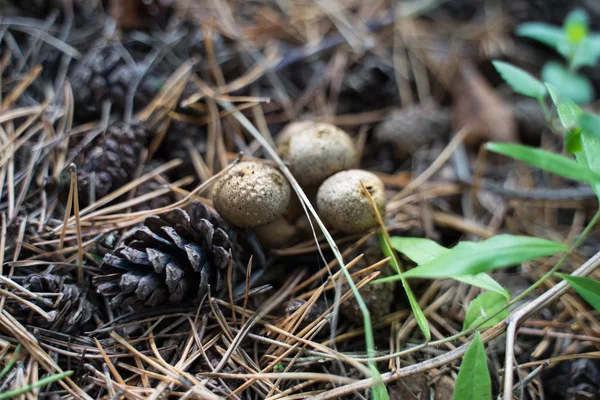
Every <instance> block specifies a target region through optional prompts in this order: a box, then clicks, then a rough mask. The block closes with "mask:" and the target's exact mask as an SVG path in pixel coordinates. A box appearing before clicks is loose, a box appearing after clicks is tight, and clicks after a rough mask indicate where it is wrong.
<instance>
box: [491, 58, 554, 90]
mask: <svg viewBox="0 0 600 400" xmlns="http://www.w3.org/2000/svg"><path fill="white" fill-rule="evenodd" d="M492 64H494V68H496V71H498V73H499V74H500V76H501V77H502V79H504V80H505V81H506V83H508V84H509V85H510V87H511V88H512V89H513V90H514V91H515V92H516V93H519V94H522V95H523V96H527V97H533V98H534V99H542V98H544V97H545V96H546V86H544V84H543V83H542V82H541V81H539V80H538V79H537V78H535V77H534V76H533V75H531V74H530V73H529V72H526V71H524V70H522V69H521V68H518V67H515V66H514V65H511V64H509V63H505V62H503V61H492Z"/></svg>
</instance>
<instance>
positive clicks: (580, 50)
mask: <svg viewBox="0 0 600 400" xmlns="http://www.w3.org/2000/svg"><path fill="white" fill-rule="evenodd" d="M569 51H571V55H569V56H566V58H567V59H569V57H571V61H570V65H571V68H572V69H573V70H577V69H578V68H581V67H586V66H587V67H593V66H595V65H596V63H597V62H598V57H600V47H599V46H598V45H597V43H595V42H593V41H591V40H590V39H589V38H584V39H583V40H582V41H581V43H579V44H578V45H577V46H576V48H575V49H574V50H572V49H571V50H569Z"/></svg>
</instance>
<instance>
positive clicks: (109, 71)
mask: <svg viewBox="0 0 600 400" xmlns="http://www.w3.org/2000/svg"><path fill="white" fill-rule="evenodd" d="M126 51H127V50H125V49H124V48H123V47H122V46H118V45H114V44H110V43H109V44H106V43H103V44H102V45H100V46H96V47H93V48H92V49H90V50H89V51H88V52H87V54H86V55H85V56H84V57H83V59H82V60H81V61H80V62H79V63H78V64H77V65H75V67H74V68H73V70H72V71H71V73H70V74H69V78H70V82H71V86H72V87H73V97H74V102H75V117H77V118H78V119H81V120H84V121H89V120H93V119H97V118H98V117H100V115H101V114H102V107H103V103H104V102H105V101H107V100H108V101H110V102H111V103H112V109H111V111H113V112H116V113H121V114H122V113H123V110H124V109H125V105H126V102H127V98H128V95H129V91H130V89H133V88H132V85H133V84H134V83H135V82H136V81H137V79H138V78H139V76H140V75H139V74H140V73H141V71H140V70H138V68H137V66H136V65H134V63H135V61H134V60H133V58H132V57H129V56H127V54H126ZM152 78H153V77H151V76H148V77H146V78H145V79H144V81H143V82H142V83H140V85H139V86H138V87H137V88H136V92H135V96H134V106H135V108H136V109H138V108H139V107H142V106H145V105H147V104H148V103H150V101H152V98H153V97H154V95H156V93H157V92H158V87H159V85H152V84H148V82H151V81H152Z"/></svg>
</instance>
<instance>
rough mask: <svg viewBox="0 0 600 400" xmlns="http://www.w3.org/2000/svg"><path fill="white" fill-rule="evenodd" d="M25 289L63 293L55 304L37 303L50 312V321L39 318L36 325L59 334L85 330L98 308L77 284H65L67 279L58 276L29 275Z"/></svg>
mask: <svg viewBox="0 0 600 400" xmlns="http://www.w3.org/2000/svg"><path fill="white" fill-rule="evenodd" d="M23 287H24V288H26V289H28V290H30V291H31V292H33V293H62V295H63V296H62V298H61V299H60V300H59V301H58V303H55V304H54V306H55V307H54V308H52V307H51V306H50V304H49V303H44V302H41V301H37V303H38V305H39V306H41V307H42V308H44V310H46V311H48V314H49V315H50V316H51V317H52V319H51V320H50V321H47V320H45V319H43V318H38V317H39V316H38V315H37V314H36V315H35V316H34V318H35V324H36V326H40V327H43V328H48V329H52V330H56V331H59V332H67V333H68V332H74V331H79V330H81V329H83V327H84V326H85V325H86V324H87V323H88V322H90V321H91V319H92V315H93V314H94V311H95V310H96V307H95V306H94V305H93V304H92V303H91V302H90V301H89V300H88V299H87V296H86V295H87V292H86V291H82V289H81V288H80V287H79V286H78V285H75V284H72V283H65V277H61V276H58V275H52V274H48V275H37V274H33V275H29V276H28V277H27V278H26V279H25V283H24V285H23Z"/></svg>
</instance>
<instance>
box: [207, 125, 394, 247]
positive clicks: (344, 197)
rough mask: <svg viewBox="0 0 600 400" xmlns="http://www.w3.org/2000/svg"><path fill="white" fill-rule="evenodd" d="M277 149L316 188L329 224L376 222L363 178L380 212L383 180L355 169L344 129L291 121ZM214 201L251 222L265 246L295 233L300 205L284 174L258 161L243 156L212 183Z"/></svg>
mask: <svg viewBox="0 0 600 400" xmlns="http://www.w3.org/2000/svg"><path fill="white" fill-rule="evenodd" d="M277 151H278V153H279V155H280V157H281V158H282V159H283V161H284V162H285V163H286V165H287V166H288V167H289V169H290V171H291V172H292V174H293V175H294V177H295V178H296V180H297V181H298V183H299V184H300V185H301V186H302V188H303V190H304V191H305V192H306V193H308V195H309V197H310V194H311V193H312V194H314V193H316V205H317V211H318V213H319V215H320V216H321V218H323V220H324V221H325V223H326V224H328V225H329V226H331V227H333V228H335V229H337V230H339V231H342V232H345V233H357V232H362V231H365V230H367V229H369V228H372V227H374V226H376V225H377V218H376V215H375V212H374V210H373V207H372V205H371V202H370V201H369V199H368V197H367V196H366V194H365V193H364V192H363V189H362V187H361V184H360V183H361V182H362V183H363V185H364V186H365V188H366V189H367V190H368V191H369V193H370V194H371V196H372V197H373V200H374V201H375V204H376V205H377V208H378V209H379V212H380V213H381V214H383V212H384V210H385V191H384V185H383V182H382V181H381V179H379V178H378V177H377V176H376V175H374V174H372V173H370V172H367V171H363V170H359V169H352V168H353V166H354V164H355V163H356V149H355V147H354V143H353V141H352V139H351V138H350V136H348V134H347V133H346V132H344V131H343V130H341V129H339V128H337V127H335V126H333V125H331V124H325V123H319V122H313V121H302V122H292V123H290V124H289V125H287V126H286V127H285V128H284V129H283V131H282V132H281V133H280V135H279V137H278V141H277ZM213 201H214V206H215V208H216V210H217V211H218V212H219V214H220V215H221V216H222V217H223V218H224V219H225V220H226V221H227V222H229V223H230V224H232V225H235V226H238V227H241V228H253V229H254V231H255V232H256V234H257V236H258V238H259V240H260V241H261V243H262V244H263V246H265V247H267V248H277V247H280V246H283V245H284V244H286V243H287V242H289V241H290V240H291V239H292V238H293V237H294V235H295V232H296V228H295V226H294V223H293V221H294V219H297V217H298V215H299V214H300V212H301V211H302V207H301V205H300V200H299V199H298V198H297V197H296V195H295V194H294V193H292V189H291V187H290V184H289V183H288V181H287V179H286V178H285V177H284V176H283V174H282V173H281V172H280V171H279V170H278V169H276V168H274V167H272V166H270V165H268V164H265V163H260V162H255V161H245V162H241V163H239V164H237V165H235V166H233V167H232V168H231V169H230V170H229V171H227V173H226V174H225V175H224V176H223V177H221V179H219V181H218V182H217V183H216V185H215V187H214V192H213Z"/></svg>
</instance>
